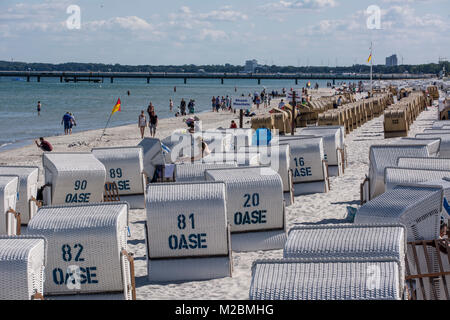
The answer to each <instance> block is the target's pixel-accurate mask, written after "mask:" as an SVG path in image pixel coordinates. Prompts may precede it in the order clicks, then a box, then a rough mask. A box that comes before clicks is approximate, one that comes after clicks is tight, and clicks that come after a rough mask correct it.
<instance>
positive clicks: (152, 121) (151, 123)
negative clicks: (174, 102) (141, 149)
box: [148, 111, 158, 138]
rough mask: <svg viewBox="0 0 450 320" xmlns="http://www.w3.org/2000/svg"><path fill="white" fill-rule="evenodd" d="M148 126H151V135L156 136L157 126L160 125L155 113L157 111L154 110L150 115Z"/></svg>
mask: <svg viewBox="0 0 450 320" xmlns="http://www.w3.org/2000/svg"><path fill="white" fill-rule="evenodd" d="M148 126H149V127H150V136H152V137H153V138H154V137H155V136H156V127H157V126H158V116H157V115H156V114H155V111H152V113H151V115H150V120H149V125H148Z"/></svg>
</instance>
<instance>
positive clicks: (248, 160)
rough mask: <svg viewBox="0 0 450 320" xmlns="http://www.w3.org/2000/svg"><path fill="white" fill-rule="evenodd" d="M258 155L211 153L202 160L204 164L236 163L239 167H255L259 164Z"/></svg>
mask: <svg viewBox="0 0 450 320" xmlns="http://www.w3.org/2000/svg"><path fill="white" fill-rule="evenodd" d="M259 158H260V155H259V154H258V153H244V152H226V153H220V152H216V153H211V154H210V155H208V156H206V157H204V158H203V162H204V163H228V164H230V163H231V164H233V163H237V165H238V166H239V167H247V166H256V165H259V163H260V159H259Z"/></svg>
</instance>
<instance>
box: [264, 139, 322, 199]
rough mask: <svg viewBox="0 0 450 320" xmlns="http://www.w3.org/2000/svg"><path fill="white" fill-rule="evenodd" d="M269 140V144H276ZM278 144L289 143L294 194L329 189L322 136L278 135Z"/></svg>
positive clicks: (320, 191)
mask: <svg viewBox="0 0 450 320" xmlns="http://www.w3.org/2000/svg"><path fill="white" fill-rule="evenodd" d="M276 143H277V142H276V141H271V145H272V146H273V145H276ZM279 143H280V144H289V146H290V149H291V165H290V169H291V170H292V176H293V183H294V194H295V195H296V196H299V195H303V194H312V193H324V192H325V193H326V192H328V191H329V190H330V181H329V177H328V165H327V163H326V161H325V156H324V150H323V138H320V137H314V138H304V137H296V136H294V137H292V136H285V137H282V136H280V137H279Z"/></svg>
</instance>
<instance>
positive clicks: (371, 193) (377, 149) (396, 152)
mask: <svg viewBox="0 0 450 320" xmlns="http://www.w3.org/2000/svg"><path fill="white" fill-rule="evenodd" d="M402 157H430V150H429V148H428V147H427V145H425V144H422V145H417V144H416V145H406V144H393V145H373V146H371V147H370V150H369V162H370V163H369V175H368V176H367V177H366V179H365V180H364V181H363V183H362V184H361V204H364V203H366V202H367V201H369V200H372V199H374V198H376V197H377V196H379V195H381V194H383V193H384V192H385V186H384V170H385V168H387V167H394V166H396V165H397V161H398V158H402Z"/></svg>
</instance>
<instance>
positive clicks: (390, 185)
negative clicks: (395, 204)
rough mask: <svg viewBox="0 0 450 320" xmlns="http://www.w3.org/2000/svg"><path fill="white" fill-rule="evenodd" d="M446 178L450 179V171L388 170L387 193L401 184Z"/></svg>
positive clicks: (385, 177) (386, 175) (386, 177)
mask: <svg viewBox="0 0 450 320" xmlns="http://www.w3.org/2000/svg"><path fill="white" fill-rule="evenodd" d="M445 177H450V170H446V171H439V170H432V169H407V168H386V170H385V174H384V180H385V185H386V191H390V190H392V189H394V188H395V187H396V186H398V185H399V184H408V183H419V182H426V181H433V180H439V179H442V178H445Z"/></svg>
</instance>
